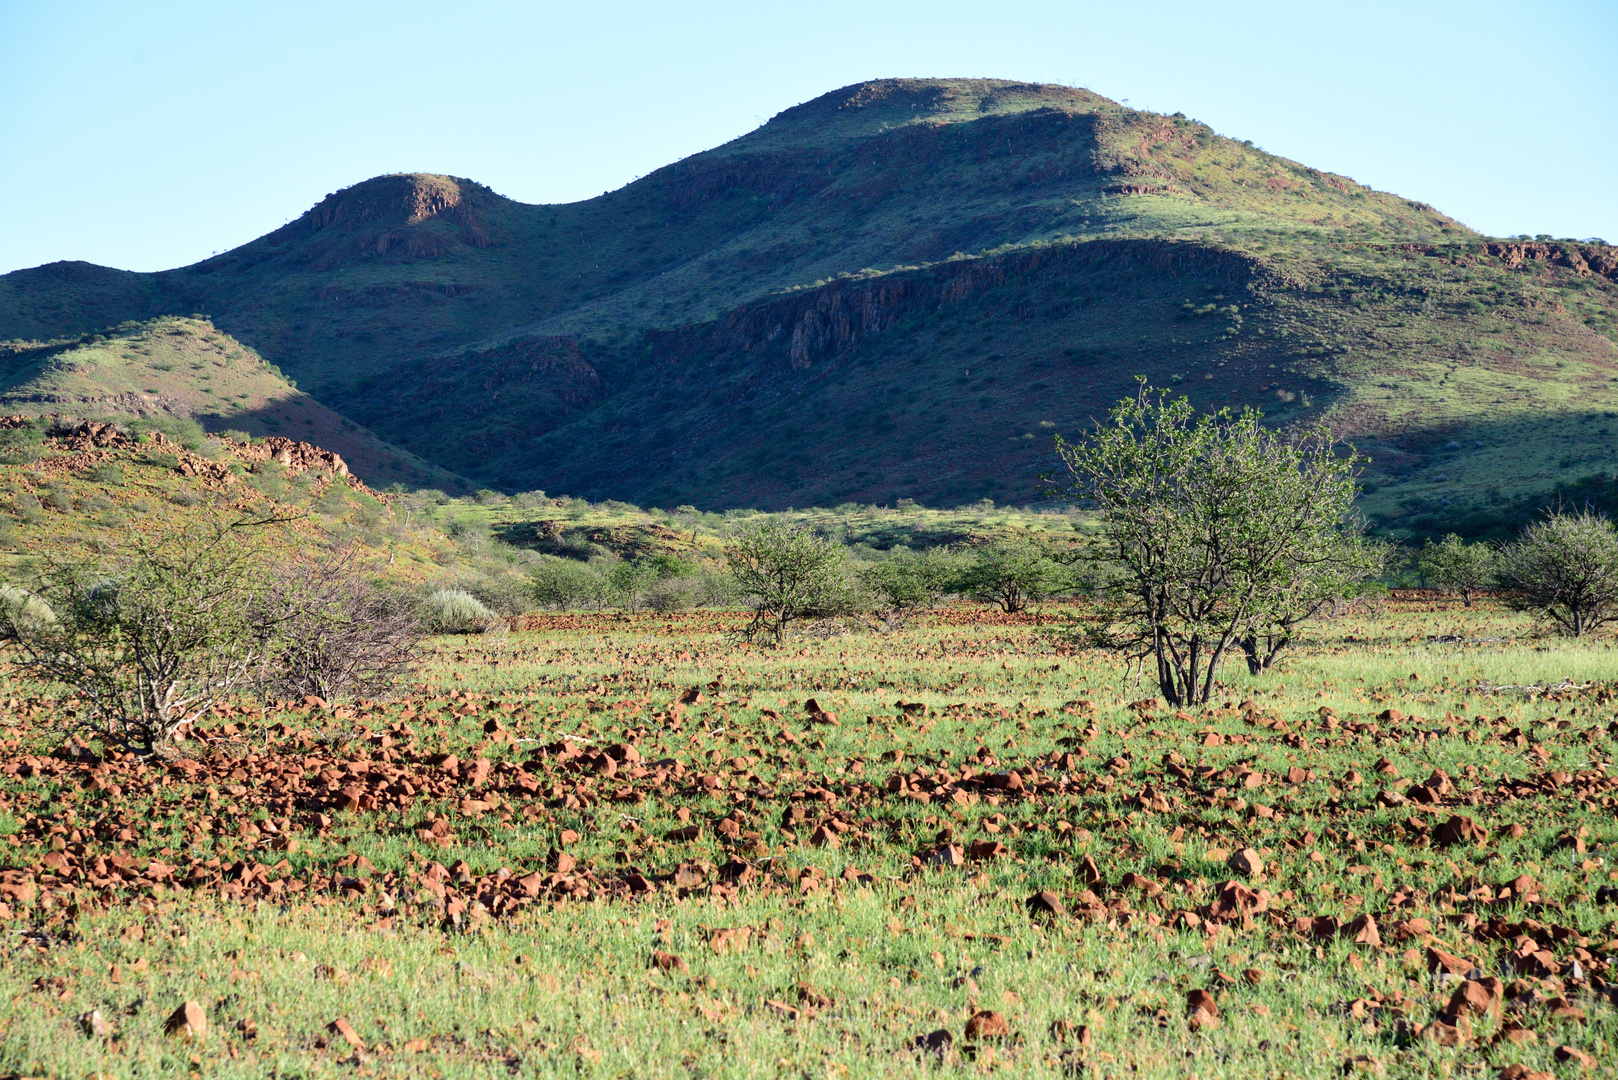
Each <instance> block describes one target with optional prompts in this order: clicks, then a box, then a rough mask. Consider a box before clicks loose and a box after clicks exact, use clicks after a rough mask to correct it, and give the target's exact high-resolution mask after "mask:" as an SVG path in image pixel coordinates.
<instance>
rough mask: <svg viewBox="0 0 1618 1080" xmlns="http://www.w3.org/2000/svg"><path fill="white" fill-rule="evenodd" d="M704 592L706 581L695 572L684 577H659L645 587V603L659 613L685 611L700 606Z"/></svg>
mask: <svg viewBox="0 0 1618 1080" xmlns="http://www.w3.org/2000/svg"><path fill="white" fill-rule="evenodd" d="M706 593H707V589H706V583H705V582H704V581H703V579H702V578H701V577H699V576H697V575H695V574H693V575H689V576H686V577H666V578H659V579H658V580H656V581H654V582H652V584H651V585H650V586H648V587H647V589H646V596H645V604H646V606H647V607H649V608H651V609H652V610H653V611H656V612H658V613H660V614H667V613H669V612H671V611H685V610H687V609H689V608H694V607H701V606H702V604H703V603H704V600H705V597H706Z"/></svg>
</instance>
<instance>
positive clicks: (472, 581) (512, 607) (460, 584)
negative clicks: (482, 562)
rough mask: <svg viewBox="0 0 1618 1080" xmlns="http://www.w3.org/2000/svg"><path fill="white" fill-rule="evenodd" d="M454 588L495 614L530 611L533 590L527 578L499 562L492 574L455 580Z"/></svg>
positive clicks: (515, 613)
mask: <svg viewBox="0 0 1618 1080" xmlns="http://www.w3.org/2000/svg"><path fill="white" fill-rule="evenodd" d="M489 561H492V560H489ZM453 587H454V588H458V589H460V590H461V591H463V592H469V593H471V594H472V595H473V596H474V597H476V598H477V600H478V602H479V603H480V604H482V605H483V606H484V607H486V608H488V609H489V610H490V611H492V612H494V613H495V614H496V615H521V614H522V613H523V612H525V611H529V610H531V609H532V608H533V590H532V588H531V587H530V585H529V582H528V579H527V578H526V577H523V576H521V575H518V574H513V573H511V572H509V571H508V570H506V569H504V567H503V566H502V565H501V564H498V563H496V564H495V569H494V570H493V571H492V572H490V573H486V574H468V575H466V576H464V577H462V578H460V579H458V580H457V581H455V582H454V583H453Z"/></svg>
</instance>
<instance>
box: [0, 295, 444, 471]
mask: <svg viewBox="0 0 1618 1080" xmlns="http://www.w3.org/2000/svg"><path fill="white" fill-rule="evenodd" d="M0 413H16V414H27V415H33V416H39V415H44V414H58V413H60V414H69V415H74V416H79V417H88V418H111V417H127V418H134V419H141V420H153V421H164V420H182V421H185V420H189V421H194V422H196V423H197V424H199V425H200V426H202V427H203V428H204V429H206V430H208V431H211V432H234V433H236V435H237V441H238V442H246V440H247V438H248V437H249V436H252V437H257V438H260V439H264V438H271V439H280V440H283V441H284V440H286V439H289V438H290V439H291V440H292V441H294V442H298V441H309V442H314V443H318V444H319V445H321V446H325V447H330V448H332V449H333V451H334V452H336V453H338V454H341V455H342V456H343V458H345V459H346V460H347V461H349V462H351V463H352V465H353V468H354V470H355V472H356V473H357V474H358V475H361V476H364V477H365V478H367V479H368V480H369V481H370V482H372V483H375V484H378V485H382V484H387V483H392V482H399V483H407V484H413V485H415V486H427V485H434V486H440V487H449V488H455V487H459V486H461V484H462V482H461V481H460V479H459V478H458V477H456V476H454V475H452V474H450V473H448V472H446V471H445V470H443V469H441V468H439V467H438V466H435V465H432V464H429V463H428V462H426V461H423V460H422V459H420V458H417V457H416V456H415V455H414V454H411V453H410V452H409V451H407V450H403V449H401V448H400V447H398V446H394V445H392V444H390V443H387V442H385V441H383V440H382V439H379V438H377V437H376V436H375V435H373V434H372V433H370V432H369V431H367V430H365V429H364V428H362V427H360V426H359V425H357V424H355V423H354V422H353V421H352V420H349V419H346V418H345V417H342V416H339V415H338V414H337V413H335V412H333V411H332V410H331V409H330V408H328V407H327V406H326V405H324V404H322V403H321V402H319V401H317V400H316V399H315V398H313V397H311V396H310V395H308V394H306V393H304V392H302V391H301V390H299V389H298V388H297V387H296V386H295V385H293V384H292V383H291V382H290V381H289V380H288V378H287V377H286V376H285V375H284V374H283V373H282V372H281V370H280V369H279V368H277V367H276V366H275V365H273V364H271V363H269V362H268V361H266V360H265V359H264V358H263V357H262V356H260V355H259V354H258V353H257V352H256V351H255V350H253V349H251V348H248V347H247V346H244V345H242V344H241V343H240V342H239V341H237V340H235V339H234V338H232V337H231V336H230V335H228V334H225V333H223V332H222V331H220V330H218V329H217V328H216V327H214V326H213V325H212V324H211V323H209V322H208V321H207V320H206V319H201V318H183V317H178V316H163V317H158V318H154V319H148V320H145V321H142V322H128V323H124V324H122V325H119V326H116V327H109V328H107V330H106V332H104V333H97V334H86V335H83V336H81V337H77V338H71V339H67V340H55V341H48V342H44V343H37V342H10V343H4V344H0Z"/></svg>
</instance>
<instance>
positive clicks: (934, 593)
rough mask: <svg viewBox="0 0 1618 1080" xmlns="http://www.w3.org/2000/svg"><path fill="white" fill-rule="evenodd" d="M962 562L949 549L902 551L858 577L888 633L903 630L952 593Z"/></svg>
mask: <svg viewBox="0 0 1618 1080" xmlns="http://www.w3.org/2000/svg"><path fill="white" fill-rule="evenodd" d="M961 569H962V566H961V558H960V556H958V555H957V554H956V553H955V552H953V551H951V550H949V549H948V548H941V547H940V548H927V549H925V550H923V551H919V552H916V551H910V550H908V549H903V548H901V549H900V550H899V551H897V552H895V553H894V554H892V555H890V556H889V557H888V558H886V559H884V560H882V561H881V562H878V563H872V564H870V565H869V566H866V567H864V568H863V569H862V570H861V572H860V577H861V579H862V581H863V582H864V584H865V586H866V588H867V589H869V590H870V592H871V594H872V596H873V597H874V598H875V599H876V601H877V602H878V604H879V605H880V606H881V607H882V609H883V610H884V611H885V613H886V614H885V616H884V622H885V624H886V626H887V627H888V628H889V629H892V628H895V627H898V626H902V625H903V624H904V622H905V620H907V619H908V618H909V617H910V616H911V615H912V614H914V613H915V612H917V611H929V610H931V609H932V608H934V607H936V606H937V604H938V602H939V601H940V600H942V599H943V598H944V597H945V596H947V595H948V594H949V593H951V592H953V591H954V589H955V587H956V582H957V581H958V579H959V578H960V576H961Z"/></svg>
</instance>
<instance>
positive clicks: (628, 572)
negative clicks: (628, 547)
mask: <svg viewBox="0 0 1618 1080" xmlns="http://www.w3.org/2000/svg"><path fill="white" fill-rule="evenodd" d="M657 579H658V572H657V567H656V566H654V565H653V564H652V563H651V562H650V561H647V560H641V561H638V562H620V563H614V564H613V565H611V566H609V567H608V568H607V586H608V588H610V589H611V590H612V598H613V600H614V601H616V602H617V604H618V605H619V606H620V607H623V608H626V609H628V610H630V611H639V610H640V609H641V606H642V604H643V603H644V601H645V599H646V591H647V589H649V588H650V587H651V586H652V583H653V582H655V581H657Z"/></svg>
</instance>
